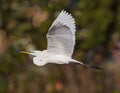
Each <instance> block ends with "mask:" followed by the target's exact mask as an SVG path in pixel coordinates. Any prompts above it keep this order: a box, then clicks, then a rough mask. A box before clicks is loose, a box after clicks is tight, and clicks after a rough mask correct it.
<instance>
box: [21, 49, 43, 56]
mask: <svg viewBox="0 0 120 93" xmlns="http://www.w3.org/2000/svg"><path fill="white" fill-rule="evenodd" d="M20 53H24V54H29V55H33V56H39V55H40V54H41V51H38V50H31V51H20Z"/></svg>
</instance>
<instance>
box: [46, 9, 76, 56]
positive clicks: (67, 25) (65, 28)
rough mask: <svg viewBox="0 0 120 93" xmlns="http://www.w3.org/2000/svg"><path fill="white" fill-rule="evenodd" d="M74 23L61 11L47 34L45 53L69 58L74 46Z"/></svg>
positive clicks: (69, 15) (68, 15)
mask: <svg viewBox="0 0 120 93" xmlns="http://www.w3.org/2000/svg"><path fill="white" fill-rule="evenodd" d="M75 31H76V30H75V21H74V18H73V17H72V16H71V14H68V13H67V12H66V11H64V10H63V11H62V12H61V13H60V14H59V16H58V17H57V18H56V20H55V21H54V22H53V24H52V25H51V27H50V29H49V31H48V33H47V41H48V46H47V51H48V52H52V53H55V54H62V55H65V56H69V57H71V55H72V53H73V50H74V45H75Z"/></svg>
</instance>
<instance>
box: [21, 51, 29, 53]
mask: <svg viewBox="0 0 120 93" xmlns="http://www.w3.org/2000/svg"><path fill="white" fill-rule="evenodd" d="M20 53H24V54H30V51H20Z"/></svg>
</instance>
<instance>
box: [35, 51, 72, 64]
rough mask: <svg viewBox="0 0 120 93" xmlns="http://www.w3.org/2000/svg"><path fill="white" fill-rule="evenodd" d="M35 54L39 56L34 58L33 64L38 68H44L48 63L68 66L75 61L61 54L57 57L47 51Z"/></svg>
mask: <svg viewBox="0 0 120 93" xmlns="http://www.w3.org/2000/svg"><path fill="white" fill-rule="evenodd" d="M35 52H36V53H37V54H38V55H37V56H36V57H34V58H33V62H34V64H36V65H38V66H43V65H45V64H47V63H56V64H68V63H69V62H72V61H73V59H71V57H68V56H64V55H59V54H57V55H56V54H54V53H51V52H48V51H47V50H44V51H35Z"/></svg>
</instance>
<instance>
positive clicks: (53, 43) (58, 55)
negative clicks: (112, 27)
mask: <svg viewBox="0 0 120 93" xmlns="http://www.w3.org/2000/svg"><path fill="white" fill-rule="evenodd" d="M75 31H76V27H75V20H74V18H73V17H72V16H71V14H68V13H67V12H66V11H64V10H62V11H61V13H60V14H59V15H58V17H57V18H56V19H55V21H54V22H53V24H52V25H51V27H50V28H49V30H48V33H47V35H46V37H47V42H48V44H47V50H43V51H38V50H33V51H27V52H25V51H22V52H21V53H27V54H31V55H34V56H35V57H34V58H33V63H34V64H36V65H38V66H43V65H45V64H47V63H56V64H68V63H70V62H74V63H79V64H81V65H83V66H89V67H93V68H99V67H96V66H90V65H85V64H83V63H82V62H79V61H77V60H74V59H72V58H71V56H72V54H73V50H74V45H75Z"/></svg>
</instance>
